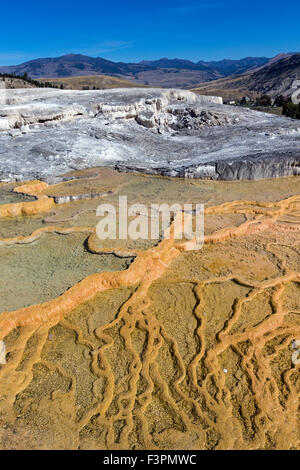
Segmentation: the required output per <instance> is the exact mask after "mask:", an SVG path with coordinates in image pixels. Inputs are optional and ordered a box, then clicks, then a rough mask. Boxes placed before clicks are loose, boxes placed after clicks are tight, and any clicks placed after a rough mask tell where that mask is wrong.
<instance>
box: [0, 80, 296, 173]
mask: <svg viewBox="0 0 300 470" xmlns="http://www.w3.org/2000/svg"><path fill="white" fill-rule="evenodd" d="M93 166H113V167H116V168H118V169H119V170H120V171H139V172H144V173H149V174H162V175H168V176H180V177H186V178H211V179H226V180H231V179H257V178H269V177H278V176H286V175H297V174H300V122H299V121H297V120H291V119H288V118H284V117H279V116H275V115H271V114H265V113H260V112H257V111H253V110H250V109H245V108H237V107H231V106H225V105H223V104H222V99H221V98H218V97H207V96H199V95H196V94H194V93H192V92H190V91H187V90H175V89H174V90H173V89H158V88H157V89H151V88H137V89H134V88H132V89H115V90H102V91H98V90H97V91H75V90H55V89H34V88H32V89H17V90H5V97H4V98H3V99H2V100H0V180H3V181H8V180H25V179H33V178H40V179H44V180H46V181H48V182H55V181H58V180H59V178H60V177H61V175H62V174H64V173H66V172H68V171H70V170H73V169H82V168H87V167H93Z"/></svg>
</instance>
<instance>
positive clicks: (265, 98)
mask: <svg viewBox="0 0 300 470" xmlns="http://www.w3.org/2000/svg"><path fill="white" fill-rule="evenodd" d="M259 104H260V106H271V104H272V100H271V98H270V96H269V95H262V96H261V97H260V99H259Z"/></svg>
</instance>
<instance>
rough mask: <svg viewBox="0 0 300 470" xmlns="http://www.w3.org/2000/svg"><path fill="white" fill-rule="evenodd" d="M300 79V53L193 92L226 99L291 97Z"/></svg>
mask: <svg viewBox="0 0 300 470" xmlns="http://www.w3.org/2000/svg"><path fill="white" fill-rule="evenodd" d="M299 77H300V53H296V54H293V55H287V56H285V57H283V58H281V59H280V60H276V61H274V60H273V61H270V62H269V63H268V64H266V65H265V66H263V67H260V68H259V69H258V70H256V71H253V72H248V73H246V74H244V75H239V76H232V77H227V78H222V79H221V80H214V81H212V82H210V83H209V84H205V85H204V84H199V86H197V87H194V88H193V90H194V91H197V92H198V93H202V94H213V95H214V94H217V95H218V96H222V97H223V98H225V99H228V98H232V99H238V98H240V97H241V96H244V95H248V96H255V95H258V94H261V93H266V94H268V95H270V96H272V97H276V96H278V95H281V94H282V95H284V96H289V95H290V94H291V93H292V88H291V86H292V83H293V81H294V80H296V79H297V78H299Z"/></svg>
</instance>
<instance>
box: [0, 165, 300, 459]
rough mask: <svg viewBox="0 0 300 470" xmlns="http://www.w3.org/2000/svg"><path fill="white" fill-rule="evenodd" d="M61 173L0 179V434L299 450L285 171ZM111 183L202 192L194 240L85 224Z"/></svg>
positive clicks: (26, 441)
mask: <svg viewBox="0 0 300 470" xmlns="http://www.w3.org/2000/svg"><path fill="white" fill-rule="evenodd" d="M65 178H67V179H68V180H67V181H64V182H60V183H58V184H54V185H48V184H47V183H45V182H40V181H31V182H26V183H25V184H22V185H20V183H16V182H15V183H12V182H10V183H3V184H1V185H0V197H1V196H2V194H3V193H5V194H7V193H9V192H10V191H13V192H14V193H16V192H17V193H18V194H20V195H23V196H24V199H23V200H14V199H13V200H12V201H11V202H8V203H6V204H5V203H4V204H1V205H0V218H1V220H0V263H1V274H2V276H1V278H0V299H1V307H0V308H1V310H3V309H5V311H2V312H1V313H0V448H1V449H105V450H124V449H134V450H139V449H153V450H169V449H183V450H185V449H193V450H196V449H199V450H200V449H300V420H299V404H300V403H299V399H300V364H299V362H300V361H299V353H300V348H299V347H298V345H299V342H300V320H299V318H300V302H299V299H300V264H299V259H300V231H299V227H300V196H299V194H300V177H299V176H291V177H285V178H276V179H269V180H258V181H211V180H210V181H203V180H194V179H178V178H168V177H161V176H152V175H150V176H149V175H141V174H133V173H120V172H117V171H114V170H111V169H109V168H94V169H92V168H90V169H88V170H84V171H73V172H71V173H69V174H68V175H63V177H62V179H65ZM88 192H90V194H96V195H97V194H98V195H99V194H100V196H98V197H94V198H90V199H88V198H86V197H84V198H77V199H74V198H73V199H72V197H71V196H79V195H85V196H86V195H87V194H88ZM123 194H126V195H127V197H128V203H129V204H133V203H136V202H139V203H143V204H146V205H149V204H150V202H153V203H155V202H158V203H162V202H169V203H170V204H171V203H174V202H178V198H179V197H180V202H181V203H185V202H187V203H195V202H202V203H205V222H204V223H205V233H204V234H205V237H204V245H203V248H202V249H199V250H195V251H186V249H185V245H184V244H182V241H181V240H177V241H176V240H174V239H172V237H171V239H167V238H164V237H163V236H161V238H160V239H159V240H155V241H152V243H149V241H148V240H145V241H143V240H119V241H118V240H113V241H111V240H105V241H100V240H99V239H97V237H96V236H95V227H96V223H97V221H98V217H97V214H96V208H97V206H98V205H99V204H100V203H101V202H105V203H110V204H112V205H113V206H114V207H116V208H117V205H118V197H119V195H123ZM26 195H27V196H28V197H33V196H34V200H33V201H31V200H26V197H25V196H26ZM23 196H22V197H23ZM55 197H62V198H66V199H65V200H66V201H67V202H65V203H61V204H58V203H55V200H54V198H55ZM48 201H50V202H48ZM1 210H2V211H1Z"/></svg>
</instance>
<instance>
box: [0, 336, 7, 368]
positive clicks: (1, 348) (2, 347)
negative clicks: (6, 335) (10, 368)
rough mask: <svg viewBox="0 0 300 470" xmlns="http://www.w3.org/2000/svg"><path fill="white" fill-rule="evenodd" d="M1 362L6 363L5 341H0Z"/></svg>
mask: <svg viewBox="0 0 300 470" xmlns="http://www.w3.org/2000/svg"><path fill="white" fill-rule="evenodd" d="M0 364H6V347H5V343H4V341H2V340H1V341H0Z"/></svg>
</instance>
